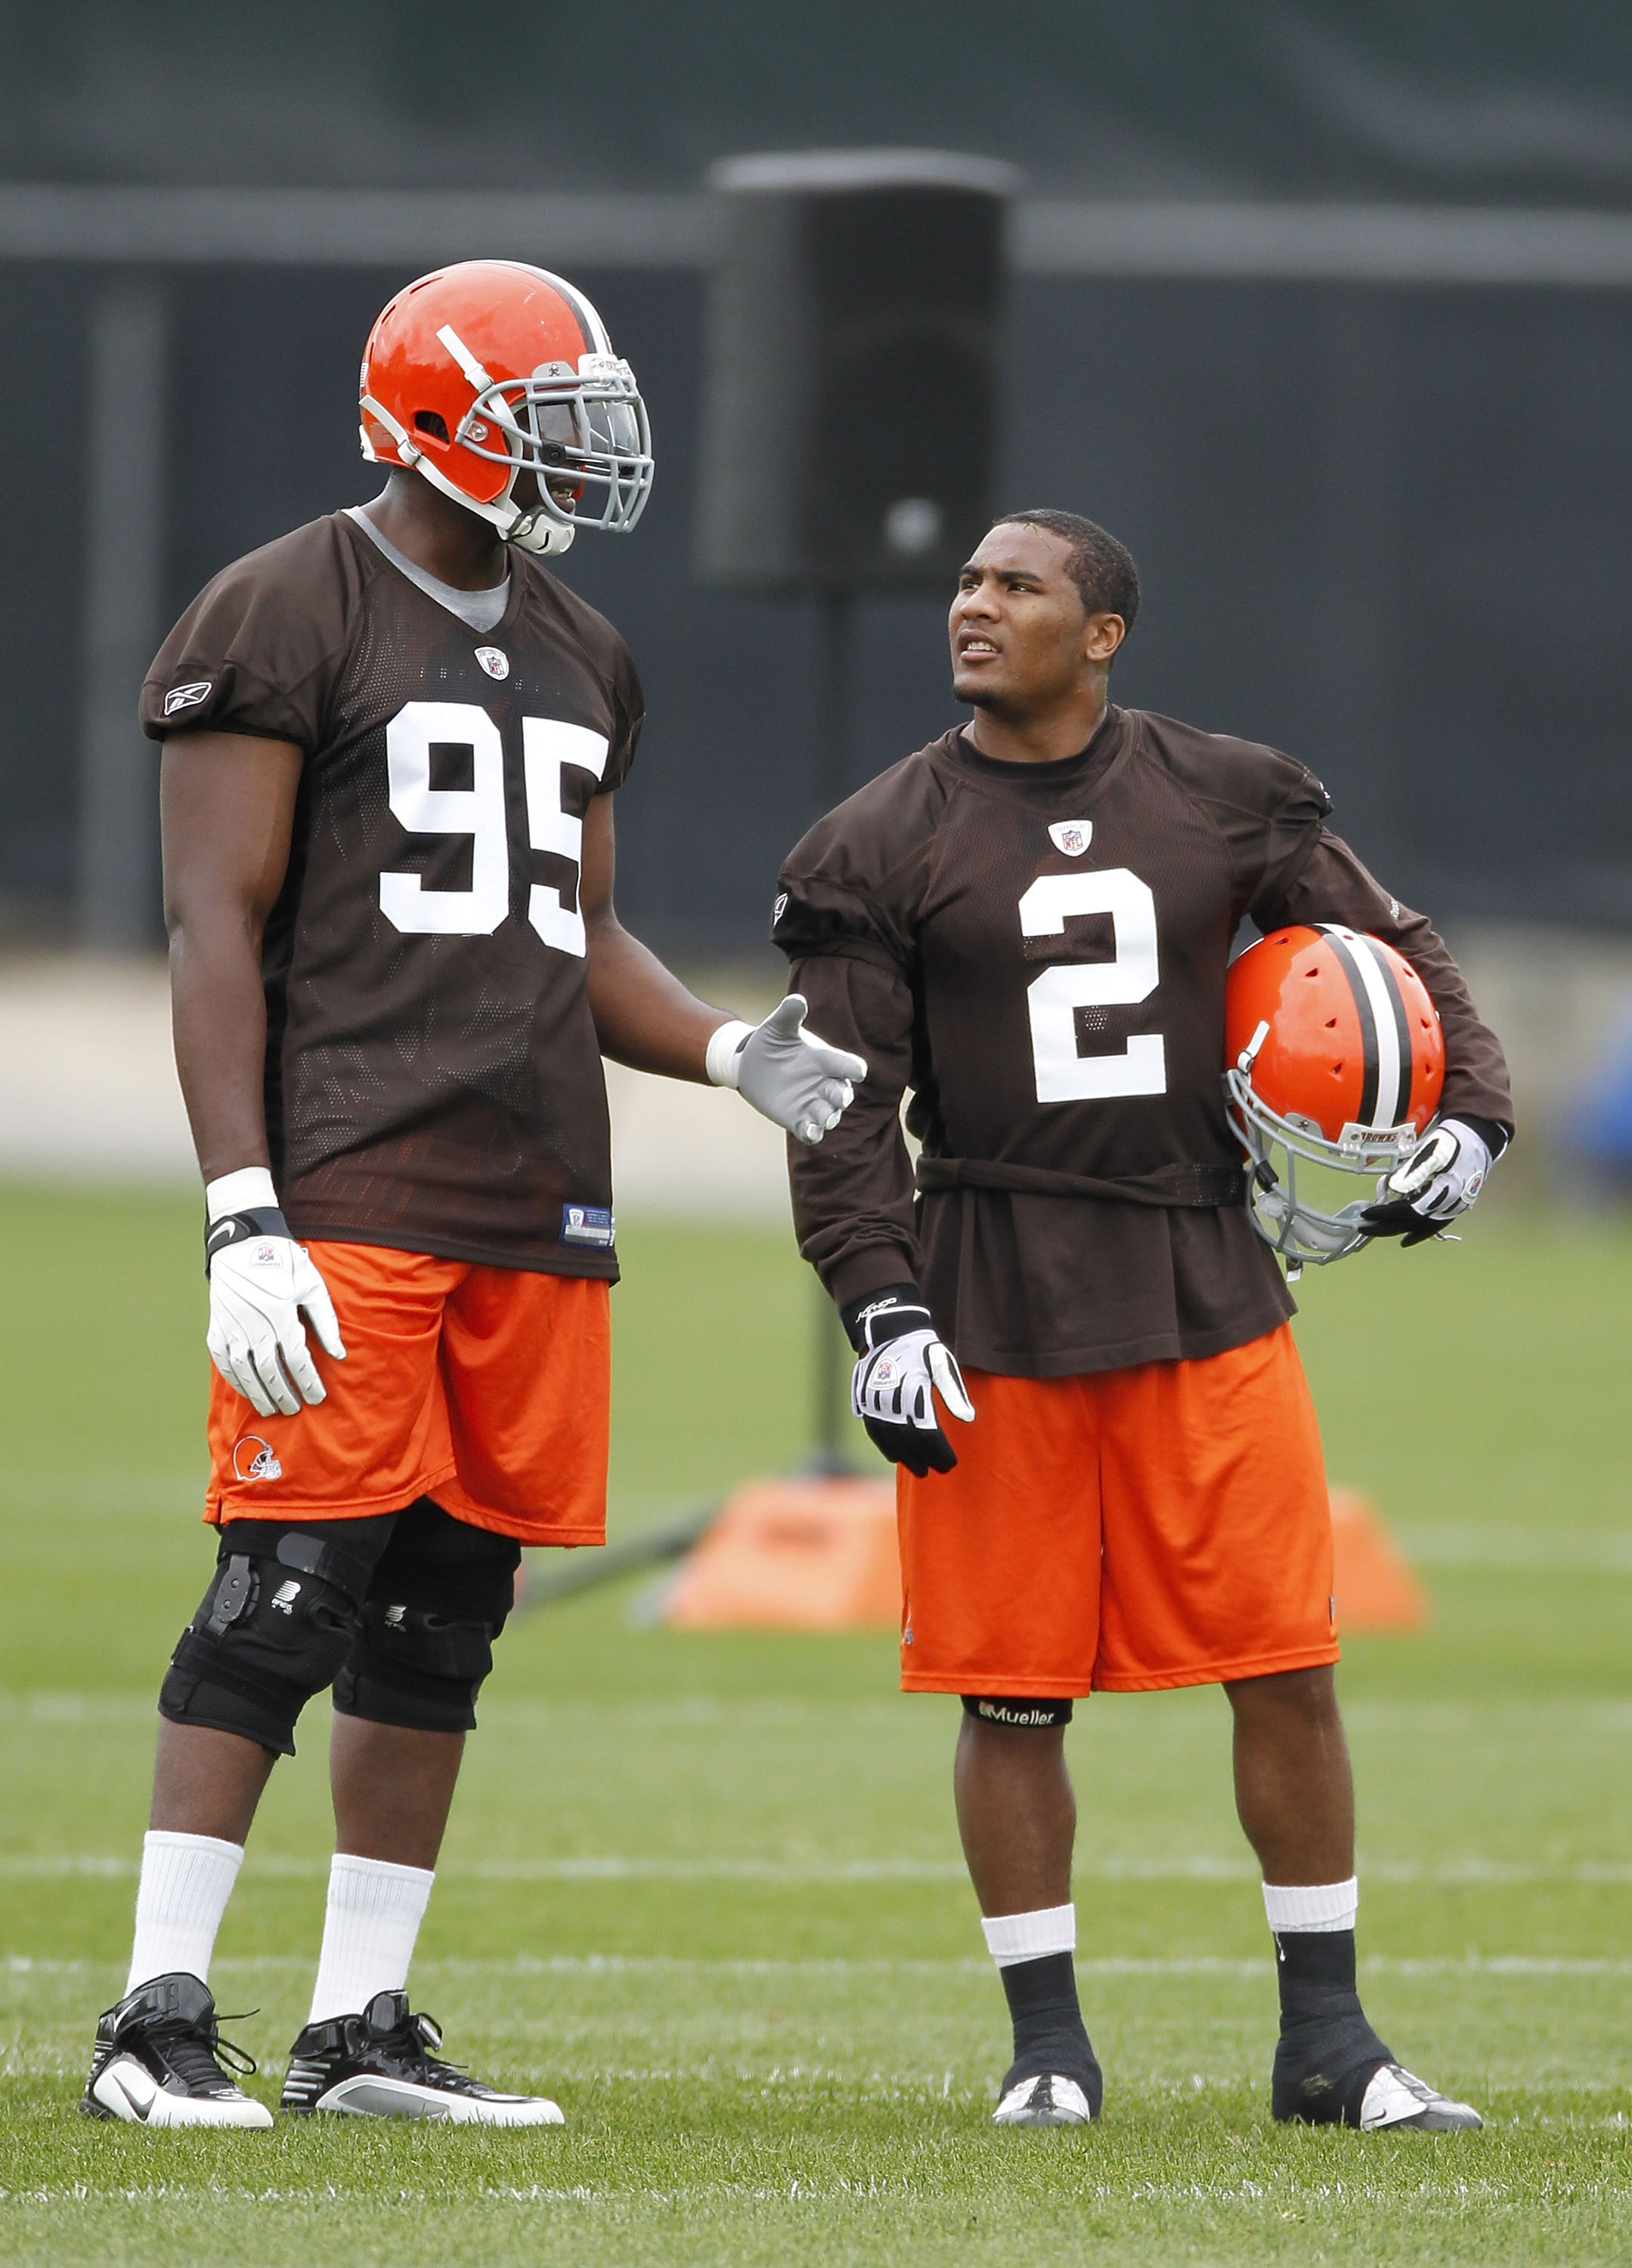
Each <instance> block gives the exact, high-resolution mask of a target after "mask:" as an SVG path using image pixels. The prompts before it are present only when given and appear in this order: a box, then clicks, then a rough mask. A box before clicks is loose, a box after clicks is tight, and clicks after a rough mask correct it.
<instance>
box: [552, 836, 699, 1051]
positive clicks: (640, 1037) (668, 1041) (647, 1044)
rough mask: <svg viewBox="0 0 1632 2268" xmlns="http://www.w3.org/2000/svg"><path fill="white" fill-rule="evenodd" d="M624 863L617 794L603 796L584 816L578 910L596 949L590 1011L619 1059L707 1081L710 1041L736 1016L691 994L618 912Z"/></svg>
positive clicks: (604, 1043) (606, 1047)
mask: <svg viewBox="0 0 1632 2268" xmlns="http://www.w3.org/2000/svg"><path fill="white" fill-rule="evenodd" d="M616 867H617V845H616V841H615V838H614V834H613V821H612V798H611V797H610V796H609V795H598V796H597V797H596V798H595V799H594V801H593V802H592V804H591V805H590V807H589V809H588V811H587V812H586V813H585V814H584V855H583V866H582V872H581V879H580V881H579V886H578V887H579V893H580V895H579V899H578V904H579V909H580V910H581V911H582V913H583V916H584V937H585V939H586V941H587V946H588V952H589V998H590V1013H591V1015H592V1016H593V1017H594V1019H595V1035H596V1037H597V1039H598V1040H599V1042H600V1051H601V1053H602V1055H604V1056H610V1057H612V1060H613V1061H614V1063H621V1064H629V1065H630V1066H631V1067H632V1068H633V1069H634V1070H636V1071H657V1072H658V1073H659V1074H660V1075H661V1076H662V1077H663V1078H665V1079H695V1080H696V1081H697V1082H698V1084H699V1085H702V1084H704V1083H706V1081H707V1079H708V1076H709V1073H708V1064H707V1057H708V1050H709V1038H710V1037H711V1035H713V1034H714V1033H715V1032H717V1030H718V1029H719V1027H720V1026H721V1025H722V1024H725V1023H729V1022H730V1021H731V1018H730V1016H729V1015H728V1014H727V1013H726V1011H725V1010H724V1008H710V1007H709V1005H708V1004H707V1002H706V1001H702V1000H699V999H698V998H697V997H696V995H695V993H693V992H688V991H687V990H686V987H685V986H684V985H683V984H682V983H680V978H679V977H678V976H675V974H674V972H673V969H669V968H665V967H664V965H663V963H662V962H661V961H659V960H658V956H657V954H655V953H653V952H652V951H651V947H650V946H644V945H643V944H642V943H641V941H640V939H638V938H637V937H631V936H630V935H629V932H628V930H626V929H625V928H624V926H623V924H622V923H621V921H620V920H619V919H618V917H617V915H616V914H615V913H614V911H613V905H612V886H613V878H614V873H615V872H616Z"/></svg>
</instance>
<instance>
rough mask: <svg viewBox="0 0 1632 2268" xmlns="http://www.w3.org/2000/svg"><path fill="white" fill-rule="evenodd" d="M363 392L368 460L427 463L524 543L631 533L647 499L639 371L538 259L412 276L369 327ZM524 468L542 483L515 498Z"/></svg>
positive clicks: (440, 482) (423, 468)
mask: <svg viewBox="0 0 1632 2268" xmlns="http://www.w3.org/2000/svg"><path fill="white" fill-rule="evenodd" d="M358 391H359V395H360V409H361V435H362V442H363V454H364V457H365V458H366V459H367V460H368V461H369V462H370V463H371V464H385V465H400V466H402V467H404V468H408V467H411V468H413V469H414V470H415V471H417V472H420V473H423V475H424V476H425V478H426V479H427V480H428V481H430V482H431V484H432V485H433V487H436V488H439V489H440V490H442V491H443V493H444V494H445V495H446V496H450V497H452V499H453V501H454V502H455V503H456V504H463V505H465V506H466V507H467V510H469V511H471V512H476V513H477V514H479V515H480V517H481V518H482V519H486V520H488V521H489V522H490V523H491V524H492V526H493V527H496V528H497V529H498V531H499V534H501V535H503V536H504V537H505V538H506V539H507V540H508V541H510V542H512V543H516V544H518V545H519V546H520V547H521V549H523V550H525V551H542V552H559V551H564V550H565V549H567V547H568V545H569V544H570V542H571V541H572V539H573V536H574V534H575V533H576V532H577V529H578V528H580V527H599V528H606V529H608V530H611V531H613V532H614V533H618V534H627V533H628V531H629V529H630V528H632V527H634V525H635V523H636V520H637V519H639V518H640V515H641V513H642V512H643V510H644V509H645V504H646V498H647V497H648V496H649V495H650V494H651V479H652V456H651V427H650V425H649V424H648V422H647V418H646V405H645V403H644V402H643V401H642V400H641V397H640V390H639V388H638V387H636V383H635V373H634V372H633V371H632V370H630V368H629V365H628V363H626V362H623V361H621V360H620V358H619V357H617V356H616V355H614V353H613V351H612V342H611V340H610V339H609V338H608V337H607V335H606V325H605V324H604V323H603V322H602V321H601V319H600V317H599V314H597V313H596V312H595V309H594V307H593V306H592V305H591V303H590V302H589V300H588V299H586V298H584V294H583V292H581V291H578V290H577V289H576V288H575V286H574V285H572V284H569V283H567V282H565V281H564V279H563V278H562V277H561V276H552V275H550V274H549V273H548V271H547V270H546V269H542V268H529V267H526V266H525V265H524V264H523V263H522V262H521V261H518V260H464V261H459V263H458V265H457V266H455V267H452V268H441V269H437V270H436V272H435V273H434V274H432V275H430V276H421V277H420V278H419V280H418V282H417V283H414V284H408V285H407V286H406V288H405V289H404V290H402V291H399V292H398V293H397V296H396V298H394V299H393V300H392V302H391V304H390V306H388V307H386V310H385V311H384V313H382V314H381V315H380V316H379V318H378V320H376V322H375V324H374V328H373V329H372V330H371V332H370V333H369V335H368V344H367V345H366V346H365V347H364V350H363V372H362V378H361V381H360V385H359V388H358ZM523 472H531V473H533V475H535V476H536V478H535V482H534V483H533V486H534V488H535V490H536V494H535V495H530V496H528V497H526V499H525V500H524V501H518V499H517V497H516V484H517V480H518V476H519V475H521V474H522V473H523ZM550 480H554V481H555V482H558V483H560V482H570V484H571V486H572V489H573V491H574V497H575V503H574V504H563V503H562V502H561V501H560V500H559V499H558V498H557V497H553V496H552V495H551V494H550V492H549V489H548V482H549V481H550Z"/></svg>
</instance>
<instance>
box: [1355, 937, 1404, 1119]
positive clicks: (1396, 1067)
mask: <svg viewBox="0 0 1632 2268" xmlns="http://www.w3.org/2000/svg"><path fill="white" fill-rule="evenodd" d="M1353 953H1356V960H1357V961H1360V973H1363V976H1364V980H1367V991H1369V993H1371V1007H1373V1009H1376V1020H1378V1109H1376V1118H1373V1121H1371V1123H1373V1125H1378V1127H1396V1125H1399V1123H1400V1118H1403V1116H1406V1109H1408V1105H1410V1027H1408V1023H1406V1003H1403V998H1400V989H1399V977H1396V976H1394V968H1392V964H1389V957H1387V954H1385V953H1380V950H1378V944H1376V939H1373V937H1364V934H1360V937H1356V939H1353Z"/></svg>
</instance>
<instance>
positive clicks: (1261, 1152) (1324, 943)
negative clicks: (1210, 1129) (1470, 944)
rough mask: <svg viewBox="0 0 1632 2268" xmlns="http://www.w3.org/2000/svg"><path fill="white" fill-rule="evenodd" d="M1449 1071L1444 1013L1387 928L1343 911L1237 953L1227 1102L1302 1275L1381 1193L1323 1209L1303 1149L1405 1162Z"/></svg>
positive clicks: (1353, 1164) (1350, 1169) (1262, 1221)
mask: <svg viewBox="0 0 1632 2268" xmlns="http://www.w3.org/2000/svg"><path fill="white" fill-rule="evenodd" d="M1444 1085H1445V1039H1444V1035H1443V1034H1442V1033H1441V1030H1440V1026H1439V1012H1438V1010H1437V1008H1436V1007H1435V1005H1434V1004H1433V1002H1432V1000H1431V999H1430V998H1429V994H1428V988H1427V987H1426V985H1425V984H1424V983H1422V978H1421V977H1420V976H1418V975H1417V973H1416V971H1415V968H1412V966H1411V964H1410V962H1409V961H1408V960H1406V958H1405V956H1404V955H1403V954H1400V953H1397V952H1396V951H1395V950H1394V948H1393V946H1392V945H1386V944H1385V943H1384V942H1383V940H1382V939H1381V938H1377V937H1368V936H1364V935H1363V934H1362V933H1361V932H1358V931H1356V930H1351V929H1344V928H1343V927H1342V926H1341V924H1337V923H1334V922H1327V923H1322V924H1320V926H1319V927H1318V928H1307V929H1306V928H1301V927H1300V928H1296V929H1282V930H1275V931H1273V932H1271V933H1270V934H1269V935H1268V937H1264V938H1261V939H1259V941H1258V943H1257V944H1256V945H1253V946H1248V947H1247V949H1246V952H1245V953H1243V954H1241V955H1240V956H1239V959H1238V960H1237V961H1235V962H1234V963H1233V964H1232V965H1231V970H1230V975H1229V980H1228V983H1227V986H1226V990H1225V996H1224V1091H1225V1098H1226V1108H1227V1110H1228V1113H1229V1117H1230V1123H1231V1125H1232V1126H1233V1128H1234V1129H1235V1131H1236V1133H1237V1134H1238V1135H1239V1137H1240V1140H1241V1145H1242V1147H1243V1149H1244V1150H1245V1151H1246V1157H1247V1163H1248V1166H1249V1167H1250V1180H1249V1182H1248V1197H1249V1203H1250V1205H1251V1210H1252V1214H1253V1226H1255V1227H1256V1228H1257V1230H1258V1232H1259V1233H1260V1234H1261V1236H1263V1237H1264V1238H1265V1239H1266V1240H1267V1241H1268V1242H1269V1243H1270V1244H1272V1245H1274V1247H1275V1250H1276V1251H1277V1252H1279V1253H1280V1254H1281V1256H1282V1257H1283V1259H1284V1260H1285V1261H1286V1263H1287V1267H1288V1272H1289V1274H1296V1273H1297V1272H1298V1269H1299V1268H1300V1267H1301V1266H1302V1264H1303V1263H1305V1261H1311V1262H1313V1263H1316V1264H1322V1263H1325V1262H1327V1261H1331V1260H1341V1259H1342V1258H1343V1257H1344V1256H1345V1255H1346V1254H1348V1253H1350V1252H1355V1251H1357V1250H1358V1249H1359V1248H1360V1246H1361V1245H1363V1244H1364V1243H1365V1242H1366V1241H1367V1239H1366V1235H1365V1232H1364V1230H1363V1229H1362V1228H1361V1227H1360V1226H1359V1225H1358V1221H1359V1215H1360V1214H1361V1213H1362V1212H1363V1211H1364V1210H1365V1208H1366V1206H1367V1205H1368V1204H1371V1202H1372V1201H1373V1199H1372V1192H1371V1190H1370V1189H1368V1190H1367V1192H1366V1194H1365V1196H1364V1197H1361V1198H1357V1199H1356V1201H1355V1202H1354V1203H1353V1204H1346V1205H1343V1206H1342V1207H1341V1208H1340V1209H1339V1210H1338V1211H1335V1212H1331V1211H1322V1210H1320V1208H1319V1207H1318V1206H1317V1205H1316V1204H1313V1203H1312V1202H1309V1201H1308V1200H1306V1199H1305V1198H1300V1197H1299V1195H1298V1160H1299V1159H1300V1158H1301V1159H1304V1160H1306V1161H1307V1162H1309V1163H1310V1164H1312V1165H1316V1166H1322V1167H1336V1168H1337V1169H1338V1170H1340V1171H1342V1172H1346V1173H1352V1174H1363V1175H1365V1176H1366V1177H1367V1178H1368V1180H1372V1179H1375V1178H1376V1177H1378V1175H1385V1176H1386V1175H1387V1174H1389V1173H1392V1172H1393V1170H1394V1168H1395V1167H1397V1166H1399V1165H1400V1162H1401V1160H1403V1159H1404V1158H1406V1157H1407V1156H1408V1155H1409V1153H1410V1152H1411V1151H1412V1150H1414V1149H1415V1146H1416V1143H1417V1139H1418V1138H1419V1136H1420V1135H1421V1134H1422V1131H1423V1129H1424V1128H1425V1127H1426V1126H1427V1125H1428V1123H1429V1122H1430V1119H1431V1118H1432V1117H1433V1116H1434V1114H1435V1112H1436V1111H1437V1108H1438V1107H1439V1096H1440V1090H1441V1089H1442V1087H1443V1086H1444ZM1277 1158H1278V1160H1279V1162H1278V1164H1277Z"/></svg>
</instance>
